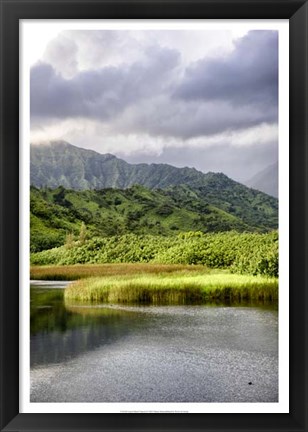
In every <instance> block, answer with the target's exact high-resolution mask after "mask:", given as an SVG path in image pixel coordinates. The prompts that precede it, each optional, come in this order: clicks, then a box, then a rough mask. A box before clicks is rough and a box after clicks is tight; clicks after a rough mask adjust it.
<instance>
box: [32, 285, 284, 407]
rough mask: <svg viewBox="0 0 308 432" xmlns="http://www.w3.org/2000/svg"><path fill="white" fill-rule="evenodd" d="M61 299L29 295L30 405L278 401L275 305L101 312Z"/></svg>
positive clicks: (37, 291)
mask: <svg viewBox="0 0 308 432" xmlns="http://www.w3.org/2000/svg"><path fill="white" fill-rule="evenodd" d="M63 294H64V291H63V290H61V289H50V288H49V289H46V288H42V287H39V286H36V287H32V288H31V401H32V402H138V401H139V402H276V401H277V400H278V313H277V305H273V304H260V303H259V304H258V305H255V304H254V305H252V304H244V303H241V304H240V305H237V306H235V305H234V304H222V303H212V304H207V305H203V306H137V305H136V306H124V305H122V306H118V305H117V306H112V305H111V306H108V307H106V306H103V305H84V304H82V305H77V304H65V302H64V298H63V297H64V296H63ZM210 306H211V307H210ZM249 382H252V385H249V384H248V383H249Z"/></svg>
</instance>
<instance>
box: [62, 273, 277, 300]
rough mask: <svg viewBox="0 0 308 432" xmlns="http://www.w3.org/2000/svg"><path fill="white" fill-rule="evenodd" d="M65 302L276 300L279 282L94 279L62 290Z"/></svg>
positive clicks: (195, 277)
mask: <svg viewBox="0 0 308 432" xmlns="http://www.w3.org/2000/svg"><path fill="white" fill-rule="evenodd" d="M64 296H65V300H66V301H70V300H75V301H91V302H103V303H131V304H134V303H144V304H190V303H203V302H206V301H209V300H226V299H228V300H232V301H240V300H277V299H278V280H277V279H275V278H265V277H260V276H244V275H234V274H228V273H208V272H207V273H205V272H200V271H199V272H195V273H189V272H181V273H174V274H151V275H149V274H147V275H142V274H139V275H129V276H128V275H125V276H123V275H122V276H109V277H104V278H103V277H93V278H88V279H83V280H80V281H76V282H74V283H72V284H71V285H70V286H68V287H67V288H66V290H65V294H64Z"/></svg>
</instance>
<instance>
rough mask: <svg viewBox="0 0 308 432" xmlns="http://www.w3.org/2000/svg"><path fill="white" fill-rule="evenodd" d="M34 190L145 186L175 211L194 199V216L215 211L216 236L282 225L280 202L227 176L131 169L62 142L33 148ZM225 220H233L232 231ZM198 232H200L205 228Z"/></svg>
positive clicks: (141, 167)
mask: <svg viewBox="0 0 308 432" xmlns="http://www.w3.org/2000/svg"><path fill="white" fill-rule="evenodd" d="M31 185H32V186H35V187H37V188H46V187H49V188H57V187H59V186H62V187H64V188H65V189H69V190H70V189H72V190H75V191H83V190H101V189H106V188H112V189H120V190H125V189H128V188H131V187H132V186H134V185H140V186H143V187H145V188H147V189H149V190H152V191H154V190H164V195H165V196H166V195H167V196H169V197H170V199H171V201H172V204H171V205H172V206H174V205H176V207H178V208H180V207H186V208H187V205H188V204H187V197H189V199H193V200H194V201H195V203H194V208H193V211H194V212H196V206H197V205H198V203H199V205H200V211H199V210H198V211H197V213H198V214H199V216H200V214H202V208H203V207H204V206H206V205H207V204H208V205H210V206H212V207H211V211H214V213H215V219H216V222H215V223H216V225H217V228H216V231H221V230H224V228H223V227H225V229H226V230H228V229H230V228H231V227H237V228H240V229H241V230H243V229H245V227H246V228H247V229H249V230H251V229H252V230H257V231H260V230H261V231H266V230H270V229H275V228H277V224H278V201H277V199H275V198H273V197H271V196H269V195H266V194H264V193H262V192H259V191H257V190H254V189H250V188H248V187H246V186H244V185H242V184H240V183H238V182H236V181H234V180H232V179H230V178H229V177H227V176H226V175H224V174H222V173H212V172H209V173H206V174H205V173H202V172H200V171H197V170H196V169H194V168H177V167H174V166H171V165H167V164H129V163H127V162H125V161H124V160H122V159H119V158H117V157H115V156H114V155H111V154H99V153H97V152H95V151H92V150H86V149H82V148H79V147H75V146H73V145H71V144H69V143H67V142H63V141H57V142H51V143H47V144H41V145H31ZM183 188H184V189H183ZM169 204H170V203H169ZM189 205H190V204H189ZM202 206H203V207H202ZM142 211H145V210H142ZM217 211H218V212H217ZM219 211H222V212H223V219H224V221H223V222H222V220H220V221H218V219H219ZM226 215H228V216H229V217H230V218H231V219H232V223H229V224H227V225H228V226H227V225H226V223H225V219H226ZM220 216H221V217H222V214H220ZM231 219H230V220H231ZM235 221H236V223H235ZM207 223H208V224H209V221H208V218H207V220H206V221H204V230H205V231H206V230H207V229H208V228H207V226H206V224H207ZM191 225H193V224H191ZM196 226H198V229H200V223H198V224H196ZM211 230H214V231H215V224H214V225H213V224H211Z"/></svg>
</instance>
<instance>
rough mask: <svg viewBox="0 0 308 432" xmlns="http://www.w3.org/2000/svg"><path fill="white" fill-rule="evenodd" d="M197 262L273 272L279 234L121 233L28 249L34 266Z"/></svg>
mask: <svg viewBox="0 0 308 432" xmlns="http://www.w3.org/2000/svg"><path fill="white" fill-rule="evenodd" d="M138 262H139V263H142V262H143V263H159V264H194V265H196V264H201V265H206V266H208V267H210V268H219V269H226V268H227V269H230V270H231V271H232V272H234V273H240V274H250V275H265V276H271V277H272V276H273V277H275V276H278V233H277V232H271V233H268V234H257V233H242V234H240V233H236V232H229V233H212V234H203V233H201V232H196V233H195V232H189V233H181V234H179V235H177V236H172V237H158V236H151V235H143V236H142V235H141V236H137V235H135V234H126V235H124V236H113V237H108V238H102V237H96V238H93V239H91V240H87V241H85V242H84V243H81V242H80V240H79V241H76V242H73V243H72V244H70V245H69V246H68V245H64V246H61V247H59V248H54V249H50V250H47V251H42V252H38V253H33V254H31V263H32V264H33V265H73V264H100V263H138Z"/></svg>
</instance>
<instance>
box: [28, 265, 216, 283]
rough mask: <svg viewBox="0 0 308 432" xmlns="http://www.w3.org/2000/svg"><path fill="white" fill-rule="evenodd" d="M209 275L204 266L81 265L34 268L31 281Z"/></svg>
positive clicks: (31, 271) (32, 268)
mask: <svg viewBox="0 0 308 432" xmlns="http://www.w3.org/2000/svg"><path fill="white" fill-rule="evenodd" d="M183 272H185V273H186V274H189V273H195V272H202V273H207V272H209V270H208V269H207V268H206V267H205V266H202V265H181V264H152V263H151V264H148V263H133V264H131V263H127V264H125V263H120V264H80V265H68V266H32V267H31V269H30V279H33V280H57V281H59V280H63V281H72V280H77V279H83V278H89V277H95V276H104V277H105V276H134V275H142V274H170V273H183Z"/></svg>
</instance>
